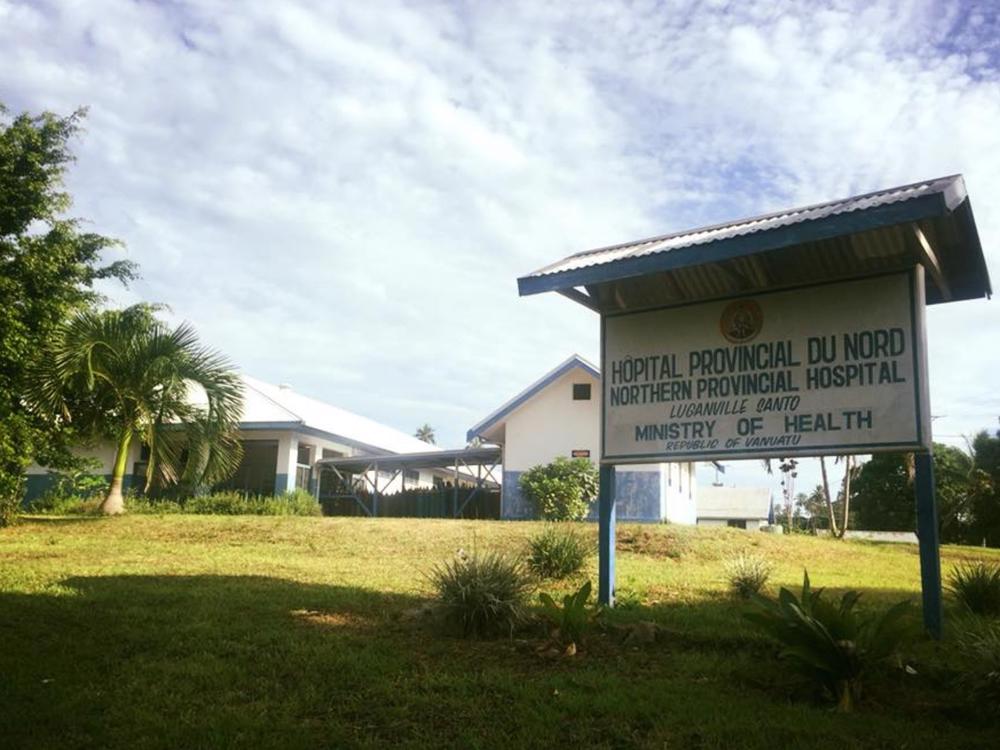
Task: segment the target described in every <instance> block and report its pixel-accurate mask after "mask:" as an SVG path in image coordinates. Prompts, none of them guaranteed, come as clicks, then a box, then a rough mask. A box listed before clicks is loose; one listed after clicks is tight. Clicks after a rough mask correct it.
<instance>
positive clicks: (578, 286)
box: [518, 175, 991, 311]
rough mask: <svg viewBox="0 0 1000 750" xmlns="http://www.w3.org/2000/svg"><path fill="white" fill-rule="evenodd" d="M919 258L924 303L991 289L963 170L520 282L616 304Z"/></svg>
mask: <svg viewBox="0 0 1000 750" xmlns="http://www.w3.org/2000/svg"><path fill="white" fill-rule="evenodd" d="M917 262H921V263H924V265H925V266H928V265H929V264H931V265H933V266H934V267H933V268H928V271H929V273H928V279H929V282H928V302H929V303H934V302H942V301H948V300H951V299H970V298H975V297H982V296H985V295H989V294H990V293H991V289H990V283H989V276H988V273H987V270H986V264H985V260H984V258H983V255H982V248H981V247H980V245H979V238H978V234H977V231H976V227H975V221H974V219H973V217H972V210H971V207H970V205H969V200H968V196H967V193H966V189H965V182H964V180H963V179H962V177H961V175H952V176H949V177H941V178H938V179H934V180H927V181H924V182H918V183H913V184H911V185H903V186H900V187H895V188H890V189H888V190H881V191H878V192H874V193H867V194H865V195H859V196H854V197H851V198H846V199H842V200H836V201H830V202H827V203H821V204H817V205H813V206H805V207H802V208H795V209H791V210H786V211H778V212H775V213H770V214H765V215H762V216H757V217H754V218H750V219H743V220H740V221H734V222H727V223H725V224H717V225H714V226H709V227H703V228H700V229H695V230H691V231H685V232H676V233H672V234H665V235H661V236H658V237H651V238H648V239H644V240H639V241H635V242H627V243H623V244H619V245H612V246H609V247H602V248H597V249H594V250H587V251H584V252H580V253H576V254H574V255H571V256H569V257H567V258H564V259H563V260H560V261H558V262H556V263H553V264H551V265H548V266H545V267H544V268H541V269H539V270H538V271H535V272H534V273H531V274H528V275H527V276H524V277H522V278H520V279H518V287H519V289H520V292H521V294H522V295H524V294H536V293H539V292H544V291H560V292H562V293H564V294H566V295H567V296H570V297H571V298H572V299H575V300H576V301H578V302H581V303H583V304H586V305H588V306H589V307H593V308H594V309H597V310H600V311H613V310H627V309H636V308H642V307H648V306H655V305H662V304H671V303H675V302H685V301H692V300H699V299H708V298H711V297H718V296H725V295H730V294H739V293H743V292H746V293H752V292H754V291H759V290H761V289H765V288H775V287H779V286H794V285H800V284H805V283H813V282H822V281H828V280H834V279H837V278H848V277H850V276H857V275H862V274H868V273H874V272H879V271H884V270H893V269H895V268H904V267H907V266H912V265H913V264H914V263H917ZM932 281H933V285H932V284H931V282H932Z"/></svg>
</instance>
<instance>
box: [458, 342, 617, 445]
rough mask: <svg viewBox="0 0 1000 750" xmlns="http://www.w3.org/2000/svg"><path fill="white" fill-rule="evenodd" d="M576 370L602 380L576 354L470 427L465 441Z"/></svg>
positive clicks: (598, 371) (595, 369)
mask: <svg viewBox="0 0 1000 750" xmlns="http://www.w3.org/2000/svg"><path fill="white" fill-rule="evenodd" d="M576 368H580V369H581V370H584V371H585V372H587V373H589V374H590V375H592V376H593V377H595V378H597V379H598V380H600V379H601V371H600V370H598V369H597V368H596V367H594V365H592V364H591V363H590V362H588V361H587V360H585V359H584V358H583V357H581V356H580V355H579V354H574V355H573V356H572V357H570V358H569V359H567V360H566V361H565V362H563V363H562V364H561V365H559V366H558V367H556V368H555V369H554V370H552V372H550V373H548V374H547V375H545V376H543V377H542V379H541V380H538V381H537V382H535V383H533V384H532V385H530V386H528V388H527V389H525V390H524V391H522V392H521V393H519V394H518V395H517V396H515V397H514V398H512V399H511V400H510V401H508V402H507V403H506V404H504V405H503V406H501V407H500V408H499V409H498V410H497V411H495V412H493V413H492V414H490V415H489V416H488V417H486V419H484V420H483V421H481V422H479V423H478V424H476V425H473V426H472V427H470V428H469V430H468V432H466V433H465V439H466V440H472V439H473V438H475V437H479V436H480V435H481V433H483V432H486V431H487V430H488V429H490V428H491V427H494V426H495V425H496V424H497V423H499V422H501V421H503V420H504V419H505V418H506V417H507V416H508V415H509V414H510V413H511V412H513V411H514V410H515V409H517V408H518V407H520V406H521V405H522V404H524V403H525V402H526V401H528V400H529V399H531V398H532V397H534V396H536V395H538V393H540V392H541V391H543V390H545V389H546V388H548V387H549V386H550V385H552V384H553V383H554V382H555V381H557V380H558V379H559V378H561V377H562V376H563V375H566V374H567V373H569V372H571V371H572V370H575V369H576Z"/></svg>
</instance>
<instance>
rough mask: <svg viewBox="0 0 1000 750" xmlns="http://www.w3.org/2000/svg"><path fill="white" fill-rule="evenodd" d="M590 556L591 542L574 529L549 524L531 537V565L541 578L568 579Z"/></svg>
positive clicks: (529, 547) (529, 550)
mask: <svg viewBox="0 0 1000 750" xmlns="http://www.w3.org/2000/svg"><path fill="white" fill-rule="evenodd" d="M590 555H591V544H590V542H589V541H588V540H587V539H586V538H585V537H584V536H583V535H582V534H580V533H578V532H576V531H574V530H573V529H572V528H568V527H559V526H548V527H546V528H545V529H544V530H543V531H542V532H541V533H540V534H536V535H535V536H533V537H532V538H531V539H529V540H528V567H530V568H531V570H532V571H534V573H535V575H537V576H539V577H540V578H555V579H559V578H567V577H569V576H571V575H573V574H574V573H578V572H579V571H580V570H581V569H582V568H583V566H584V565H586V563H587V560H588V559H589V558H590Z"/></svg>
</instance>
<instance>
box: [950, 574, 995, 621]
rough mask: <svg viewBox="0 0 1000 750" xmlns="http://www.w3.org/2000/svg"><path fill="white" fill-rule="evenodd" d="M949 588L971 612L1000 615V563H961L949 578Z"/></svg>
mask: <svg viewBox="0 0 1000 750" xmlns="http://www.w3.org/2000/svg"><path fill="white" fill-rule="evenodd" d="M948 588H949V589H950V590H951V592H952V593H953V594H954V595H955V598H956V599H958V601H959V603H961V604H962V605H963V606H964V607H965V608H966V609H968V610H969V611H970V612H972V613H974V614H977V615H986V616H995V615H1000V563H996V562H988V561H986V560H975V561H966V562H963V563H960V564H959V565H958V566H956V567H955V568H954V570H952V571H951V575H950V576H948Z"/></svg>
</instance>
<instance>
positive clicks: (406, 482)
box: [403, 469, 420, 490]
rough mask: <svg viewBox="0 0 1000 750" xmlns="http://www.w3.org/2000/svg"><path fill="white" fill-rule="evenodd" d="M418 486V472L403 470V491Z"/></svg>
mask: <svg viewBox="0 0 1000 750" xmlns="http://www.w3.org/2000/svg"><path fill="white" fill-rule="evenodd" d="M419 485H420V472H419V471H415V470H413V469H404V470H403V489H404V490H405V489H406V488H407V487H409V488H411V489H412V488H414V487H417V486H419Z"/></svg>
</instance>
